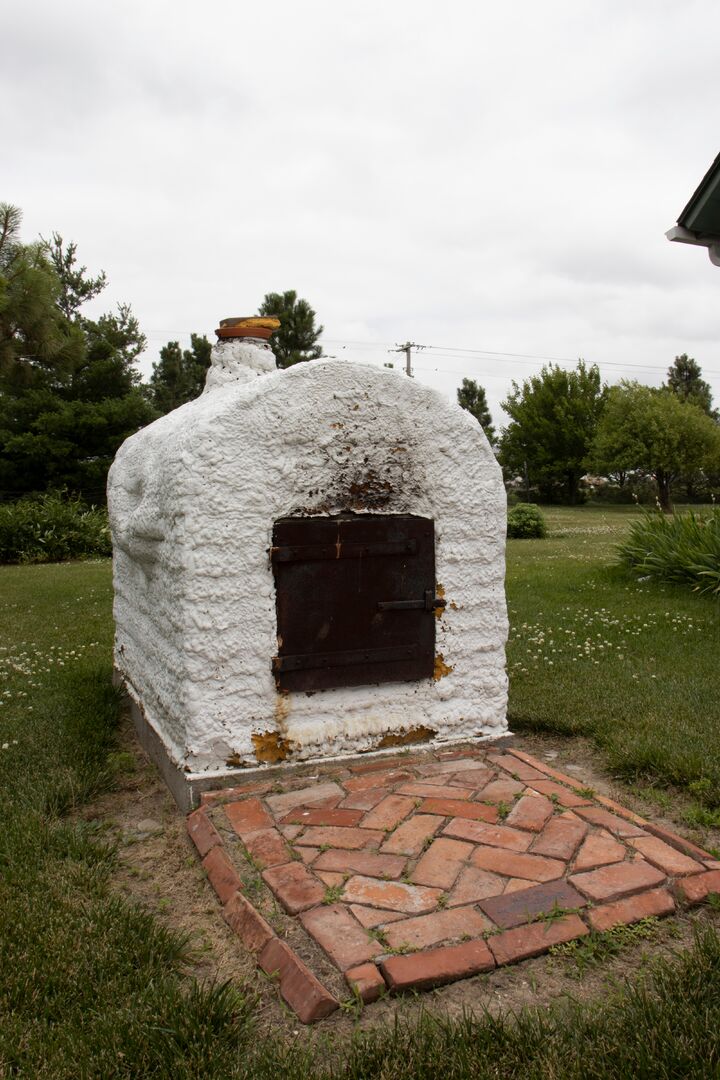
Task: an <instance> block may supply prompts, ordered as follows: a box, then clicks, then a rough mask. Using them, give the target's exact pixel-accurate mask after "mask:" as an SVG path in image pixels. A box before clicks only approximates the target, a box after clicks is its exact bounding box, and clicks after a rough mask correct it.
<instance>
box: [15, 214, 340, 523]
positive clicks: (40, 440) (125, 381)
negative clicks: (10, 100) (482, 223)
mask: <svg viewBox="0 0 720 1080" xmlns="http://www.w3.org/2000/svg"><path fill="white" fill-rule="evenodd" d="M21 222H22V215H21V212H20V210H19V209H18V208H17V207H15V206H11V205H9V204H7V203H0V500H2V499H13V498H18V497H20V496H22V495H25V494H28V493H31V492H43V491H50V490H58V489H60V490H62V489H64V490H67V491H68V492H72V493H76V494H80V495H82V496H83V497H84V498H85V499H87V500H88V501H91V502H92V501H94V502H101V501H103V499H104V496H105V483H106V479H107V473H108V469H109V468H110V465H111V463H112V460H113V458H114V456H115V454H116V452H117V450H118V447H119V446H120V445H121V443H122V442H123V441H124V440H125V439H126V438H127V437H128V436H129V435H132V434H133V432H135V431H137V430H138V429H139V428H141V427H143V426H144V425H146V424H149V423H150V422H151V421H153V420H155V419H157V418H158V417H159V416H162V415H164V414H165V413H167V412H170V410H171V409H175V408H177V407H178V406H179V405H182V404H184V403H185V402H187V401H191V400H192V399H193V398H195V397H197V396H198V394H200V393H201V392H202V389H203V386H204V383H205V375H206V372H207V369H208V367H209V364H210V353H211V348H212V346H211V344H210V342H209V341H208V339H207V338H206V337H205V336H204V335H200V334H192V335H191V338H190V348H189V349H182V348H181V347H180V344H179V343H178V342H177V341H170V342H168V343H167V345H165V346H164V347H163V348H162V349H161V350H160V357H159V360H158V362H157V363H156V364H154V365H153V372H152V375H151V376H150V379H149V381H148V382H147V383H144V382H143V381H142V378H141V375H140V372H139V371H138V369H137V361H138V358H139V357H140V354H141V353H142V352H143V351H144V349H145V347H146V344H147V342H146V338H145V336H144V334H143V333H142V332H141V330H140V326H139V324H138V320H137V318H136V317H135V315H134V314H133V312H132V309H131V307H130V305H129V304H119V305H118V306H117V307H116V309H115V310H114V311H109V312H106V313H105V314H102V315H100V316H99V317H98V318H95V319H92V318H89V317H88V316H87V315H86V314H85V311H84V306H85V305H86V304H87V303H88V302H89V301H91V300H94V299H95V298H96V297H98V296H99V295H100V294H101V293H102V291H103V289H104V288H105V286H106V285H107V279H106V276H105V274H104V273H103V272H101V273H100V274H98V275H97V276H95V277H93V276H92V275H91V274H89V273H88V270H87V267H85V266H83V265H81V264H80V263H79V261H78V256H77V246H76V245H75V244H74V243H65V241H64V240H63V238H62V236H60V235H59V234H58V233H53V234H52V235H51V237H50V239H48V240H45V239H42V238H41V239H39V240H37V241H35V242H33V243H23V242H22V240H21V237H20V228H21ZM259 311H260V314H262V315H277V316H278V317H279V319H280V328H279V330H278V331H276V333H275V334H274V335H273V339H272V341H271V347H272V349H273V351H274V353H275V357H276V360H277V363H278V366H279V367H287V366H289V365H290V364H295V363H299V362H301V361H303V360H310V359H317V358H318V357H319V356H320V355H321V353H322V349H321V347H320V345H319V344H318V339H319V337H320V334H321V333H322V329H323V328H322V327H321V326H316V325H315V312H314V311H313V309H312V308H311V307H310V305H309V304H308V302H307V301H306V300H303V299H300V298H298V296H297V294H296V293H295V292H294V291H292V290H289V291H287V292H284V293H268V294H266V296H265V297H264V299H263V301H262V304H261V305H260V309H259Z"/></svg>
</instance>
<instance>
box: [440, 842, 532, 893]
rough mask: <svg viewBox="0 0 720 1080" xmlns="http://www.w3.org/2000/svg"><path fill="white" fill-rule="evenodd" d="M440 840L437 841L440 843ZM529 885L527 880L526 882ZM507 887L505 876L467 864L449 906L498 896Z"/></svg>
mask: <svg viewBox="0 0 720 1080" xmlns="http://www.w3.org/2000/svg"><path fill="white" fill-rule="evenodd" d="M439 842H440V841H436V843H439ZM524 884H525V885H527V882H524ZM504 887H505V878H502V877H498V875H497V874H489V873H488V872H487V870H478V869H477V867H475V866H466V867H465V869H464V870H463V871H462V873H461V874H460V877H459V878H458V879H457V883H456V885H455V888H454V889H453V891H452V892H451V893H450V896H449V897H448V907H449V908H452V907H457V906H458V905H459V904H476V903H477V901H478V900H484V899H485V897H486V896H497V895H498V894H499V893H501V892H502V891H503V888H504Z"/></svg>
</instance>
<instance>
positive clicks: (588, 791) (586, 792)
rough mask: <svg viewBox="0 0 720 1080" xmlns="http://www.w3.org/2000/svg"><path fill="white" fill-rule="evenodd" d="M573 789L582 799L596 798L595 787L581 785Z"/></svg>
mask: <svg viewBox="0 0 720 1080" xmlns="http://www.w3.org/2000/svg"><path fill="white" fill-rule="evenodd" d="M573 791H574V793H575V795H579V796H580V798H581V799H594V798H595V788H591V787H580V788H573Z"/></svg>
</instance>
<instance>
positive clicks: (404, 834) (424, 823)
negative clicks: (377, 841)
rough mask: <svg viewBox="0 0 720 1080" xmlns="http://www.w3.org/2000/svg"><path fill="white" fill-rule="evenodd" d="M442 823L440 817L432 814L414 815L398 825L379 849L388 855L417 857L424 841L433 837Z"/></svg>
mask: <svg viewBox="0 0 720 1080" xmlns="http://www.w3.org/2000/svg"><path fill="white" fill-rule="evenodd" d="M442 823H443V819H442V818H441V817H434V816H433V815H432V814H415V816H414V817H412V818H410V820H409V821H404V822H403V823H402V825H398V827H397V829H396V830H395V832H394V833H392V834H391V835H390V836H389V837H388V839H387V840H386V841H385V843H384V844H383V846H382V847H381V848H380V850H381V851H382V852H386V853H388V854H390V855H419V854H420V852H421V851H422V849H423V847H424V845H425V841H426V840H427V839H428V837H430V836H434V835H435V833H436V832H437V831H438V829H439V828H440V826H441V825H442Z"/></svg>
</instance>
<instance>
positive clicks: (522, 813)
mask: <svg viewBox="0 0 720 1080" xmlns="http://www.w3.org/2000/svg"><path fill="white" fill-rule="evenodd" d="M552 815H553V804H552V803H551V802H550V800H549V799H546V798H545V796H544V795H523V797H522V798H521V799H519V800H518V801H517V802H516V803H515V805H514V807H513V808H512V810H511V811H510V814H509V815H508V817H507V823H508V825H510V826H512V827H513V828H516V829H527V830H528V831H529V832H538V833H539V832H542V830H543V828H544V827H545V825H546V824H547V822H548V821H549V819H550V818H551V817H552Z"/></svg>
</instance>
